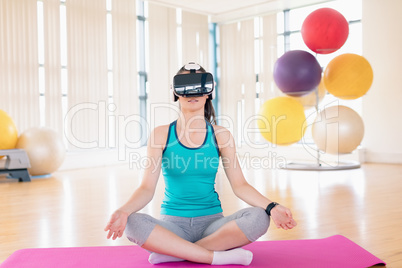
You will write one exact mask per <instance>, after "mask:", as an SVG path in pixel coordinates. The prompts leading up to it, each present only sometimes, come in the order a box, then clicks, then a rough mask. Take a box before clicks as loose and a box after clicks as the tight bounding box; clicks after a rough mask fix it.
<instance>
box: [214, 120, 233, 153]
mask: <svg viewBox="0 0 402 268" xmlns="http://www.w3.org/2000/svg"><path fill="white" fill-rule="evenodd" d="M212 127H213V129H214V132H215V137H216V142H217V143H218V146H219V148H222V147H225V146H227V145H229V144H232V143H233V141H234V139H233V136H232V133H231V132H230V130H229V129H227V128H225V127H222V126H218V125H212Z"/></svg>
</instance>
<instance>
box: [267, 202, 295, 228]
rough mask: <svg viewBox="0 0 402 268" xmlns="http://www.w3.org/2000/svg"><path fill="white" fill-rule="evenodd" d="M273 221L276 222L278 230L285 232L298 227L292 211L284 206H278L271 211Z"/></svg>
mask: <svg viewBox="0 0 402 268" xmlns="http://www.w3.org/2000/svg"><path fill="white" fill-rule="evenodd" d="M271 219H272V220H273V221H274V223H275V225H276V227H277V228H282V229H284V230H289V229H292V228H293V227H295V226H296V225H297V223H296V221H295V220H294V219H293V216H292V212H290V209H288V208H287V207H284V206H282V205H277V206H275V207H274V208H273V209H272V210H271Z"/></svg>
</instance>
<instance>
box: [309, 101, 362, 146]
mask: <svg viewBox="0 0 402 268" xmlns="http://www.w3.org/2000/svg"><path fill="white" fill-rule="evenodd" d="M312 134H313V140H314V142H315V144H316V145H317V147H318V149H320V150H321V151H324V152H326V153H329V154H347V153H351V152H353V151H354V150H355V149H356V148H357V146H359V145H360V143H361V141H362V140H363V136H364V124H363V120H362V118H361V117H360V115H359V114H358V113H357V112H355V111H354V110H353V109H351V108H349V107H346V106H341V105H340V106H338V105H337V106H331V107H328V108H326V109H325V110H323V111H321V112H320V113H319V114H318V115H317V118H316V119H315V121H314V123H313V126H312Z"/></svg>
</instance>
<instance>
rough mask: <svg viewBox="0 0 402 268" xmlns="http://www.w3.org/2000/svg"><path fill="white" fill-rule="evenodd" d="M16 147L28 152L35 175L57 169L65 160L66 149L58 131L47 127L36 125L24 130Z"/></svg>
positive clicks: (30, 170)
mask: <svg viewBox="0 0 402 268" xmlns="http://www.w3.org/2000/svg"><path fill="white" fill-rule="evenodd" d="M16 148H19V149H24V150H25V151H26V152H27V155H28V158H29V161H30V163H31V168H30V169H29V173H30V174H31V175H33V176H37V175H46V174H50V173H53V172H54V171H56V170H57V169H58V168H59V167H60V166H61V164H62V163H63V161H64V158H65V155H66V149H65V146H64V143H63V140H62V138H61V137H60V136H59V135H58V133H57V132H56V131H54V130H53V129H51V128H47V127H35V128H30V129H28V130H26V131H24V132H23V133H22V134H21V136H20V137H19V139H18V142H17V146H16Z"/></svg>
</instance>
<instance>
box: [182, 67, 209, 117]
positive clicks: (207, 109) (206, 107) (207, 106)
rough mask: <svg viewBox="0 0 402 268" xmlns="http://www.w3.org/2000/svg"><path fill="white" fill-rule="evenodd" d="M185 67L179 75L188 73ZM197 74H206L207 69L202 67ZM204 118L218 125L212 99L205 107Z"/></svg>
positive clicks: (207, 101)
mask: <svg viewBox="0 0 402 268" xmlns="http://www.w3.org/2000/svg"><path fill="white" fill-rule="evenodd" d="M185 66H186V65H184V66H183V67H181V69H180V70H179V71H178V72H177V74H182V73H186V72H188V70H187V69H186V68H185ZM197 72H200V73H206V72H207V71H205V69H204V68H203V67H202V66H200V69H198V70H197ZM204 117H205V119H206V120H207V121H208V122H209V123H211V124H213V125H216V118H215V109H214V106H213V105H212V100H211V99H210V98H208V99H207V100H206V102H205V105H204Z"/></svg>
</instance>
